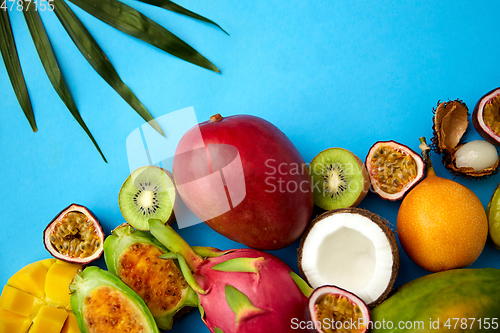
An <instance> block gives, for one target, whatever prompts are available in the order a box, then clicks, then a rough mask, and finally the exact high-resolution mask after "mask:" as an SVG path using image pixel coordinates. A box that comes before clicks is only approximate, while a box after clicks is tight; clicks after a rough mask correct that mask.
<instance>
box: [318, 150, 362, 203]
mask: <svg viewBox="0 0 500 333" xmlns="http://www.w3.org/2000/svg"><path fill="white" fill-rule="evenodd" d="M309 168H310V172H311V177H312V180H313V193H314V204H315V205H316V206H318V207H320V208H322V209H325V210H332V209H337V208H348V207H355V206H357V205H358V204H359V203H360V202H361V200H363V198H364V197H365V196H366V194H367V193H368V190H369V186H370V181H369V178H368V173H367V171H366V168H365V166H364V164H363V162H362V161H361V160H360V159H359V158H358V157H357V156H356V155H354V154H353V153H351V152H350V151H348V150H346V149H342V148H330V149H326V150H324V151H322V152H320V153H319V154H318V155H316V157H315V158H314V159H313V160H312V162H311V164H310V166H309Z"/></svg>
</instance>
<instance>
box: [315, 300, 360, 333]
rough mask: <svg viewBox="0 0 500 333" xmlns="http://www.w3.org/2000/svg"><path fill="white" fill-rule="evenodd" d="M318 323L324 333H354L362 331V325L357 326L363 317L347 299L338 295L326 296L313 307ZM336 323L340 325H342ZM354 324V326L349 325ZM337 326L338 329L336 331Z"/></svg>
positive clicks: (358, 309)
mask: <svg viewBox="0 0 500 333" xmlns="http://www.w3.org/2000/svg"><path fill="white" fill-rule="evenodd" d="M315 307H316V311H317V312H316V313H317V318H318V321H319V322H320V323H322V324H324V326H322V332H325V333H336V332H344V333H356V332H362V331H363V330H364V328H365V327H364V326H363V325H361V324H360V325H357V324H358V323H359V322H360V319H361V318H362V317H363V314H362V312H361V309H360V308H359V306H357V305H356V304H353V303H351V301H350V300H349V299H348V298H347V297H343V296H340V295H326V296H325V297H324V298H323V299H322V300H321V301H319V303H318V304H316V305H315ZM336 323H342V325H340V324H337V325H336ZM346 323H347V324H346ZM350 323H355V325H352V327H351V325H350ZM337 326H338V328H339V329H336V328H337Z"/></svg>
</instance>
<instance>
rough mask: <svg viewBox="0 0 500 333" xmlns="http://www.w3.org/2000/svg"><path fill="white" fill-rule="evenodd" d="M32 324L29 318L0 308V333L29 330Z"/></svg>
mask: <svg viewBox="0 0 500 333" xmlns="http://www.w3.org/2000/svg"><path fill="white" fill-rule="evenodd" d="M30 325H31V320H30V319H29V318H26V317H23V316H20V315H17V314H15V313H12V312H10V311H7V310H4V309H0V333H15V332H27V331H28V328H29V327H30Z"/></svg>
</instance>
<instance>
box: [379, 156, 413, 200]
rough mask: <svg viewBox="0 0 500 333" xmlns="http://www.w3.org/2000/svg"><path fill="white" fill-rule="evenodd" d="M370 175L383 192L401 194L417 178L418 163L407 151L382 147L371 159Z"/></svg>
mask: <svg viewBox="0 0 500 333" xmlns="http://www.w3.org/2000/svg"><path fill="white" fill-rule="evenodd" d="M371 164H372V169H371V171H370V175H371V177H372V178H374V179H376V180H377V183H378V184H379V187H380V189H381V190H382V191H384V192H386V193H390V194H394V193H398V192H400V191H401V190H402V189H403V188H404V187H405V186H406V184H408V183H410V182H411V181H412V180H413V179H415V177H417V163H416V162H415V160H414V159H413V157H412V156H410V155H408V154H407V153H406V152H405V151H403V150H400V149H394V148H393V147H391V146H380V147H379V148H377V151H376V152H375V153H374V154H373V155H372V157H371Z"/></svg>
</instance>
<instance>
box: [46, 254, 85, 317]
mask: <svg viewBox="0 0 500 333" xmlns="http://www.w3.org/2000/svg"><path fill="white" fill-rule="evenodd" d="M81 269H82V266H80V265H75V264H69V263H66V262H64V261H59V260H57V261H56V262H55V263H54V264H53V265H52V266H51V267H50V268H49V270H48V272H47V276H46V278H45V296H46V297H47V301H49V302H50V303H53V304H54V305H57V306H60V307H65V308H68V309H69V307H70V305H69V298H70V296H71V294H70V292H69V285H70V284H71V282H72V281H73V278H74V277H75V275H76V273H77V272H78V271H79V270H81Z"/></svg>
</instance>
